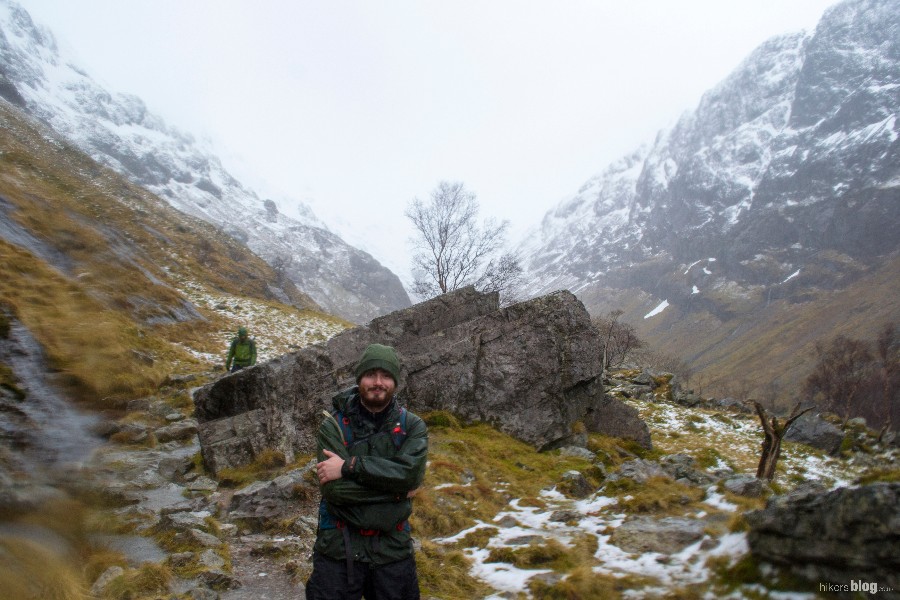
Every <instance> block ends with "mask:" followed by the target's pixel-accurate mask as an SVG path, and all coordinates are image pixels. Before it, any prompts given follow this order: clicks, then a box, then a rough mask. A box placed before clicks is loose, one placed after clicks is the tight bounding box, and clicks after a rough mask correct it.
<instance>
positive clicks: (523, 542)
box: [506, 535, 545, 546]
mask: <svg viewBox="0 0 900 600" xmlns="http://www.w3.org/2000/svg"><path fill="white" fill-rule="evenodd" d="M544 541H545V540H544V538H543V537H541V536H539V535H520V536H519V537H514V538H510V539H508V540H506V545H507V546H529V545H531V544H540V543H542V542H544Z"/></svg>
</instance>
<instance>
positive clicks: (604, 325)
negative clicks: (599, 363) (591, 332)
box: [592, 310, 646, 370]
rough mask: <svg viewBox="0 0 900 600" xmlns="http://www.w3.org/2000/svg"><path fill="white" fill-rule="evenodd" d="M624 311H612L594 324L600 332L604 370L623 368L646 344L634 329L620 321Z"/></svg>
mask: <svg viewBox="0 0 900 600" xmlns="http://www.w3.org/2000/svg"><path fill="white" fill-rule="evenodd" d="M623 314H624V311H622V310H612V311H610V312H609V313H608V314H607V315H606V316H603V317H594V318H593V319H592V322H593V324H594V327H596V328H597V331H599V332H600V337H601V344H602V345H603V369H604V370H606V369H609V368H610V367H617V366H621V365H622V364H624V363H625V361H627V360H628V357H629V356H630V355H631V354H632V353H634V351H636V350H638V349H640V348H643V347H644V346H645V345H646V344H645V343H644V342H643V341H642V340H641V339H640V338H639V337H638V336H637V332H635V330H634V327H632V326H631V325H629V324H628V323H623V322H621V321H619V318H620V317H621V316H622V315H623Z"/></svg>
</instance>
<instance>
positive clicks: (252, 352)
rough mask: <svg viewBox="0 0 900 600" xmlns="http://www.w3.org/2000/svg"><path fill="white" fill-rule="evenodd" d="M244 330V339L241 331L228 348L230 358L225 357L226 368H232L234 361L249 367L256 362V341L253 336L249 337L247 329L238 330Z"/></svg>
mask: <svg viewBox="0 0 900 600" xmlns="http://www.w3.org/2000/svg"><path fill="white" fill-rule="evenodd" d="M238 331H239V332H243V334H244V335H243V339H242V336H241V335H240V333H239V334H238V335H237V336H235V337H234V339H232V340H231V346H229V348H228V358H226V359H225V369H226V370H229V369H231V364H232V362H233V363H234V364H235V365H237V366H239V367H249V366H250V365H255V364H256V342H255V341H253V338H250V337H247V333H246V330H245V329H244V328H241V329H240V330H238Z"/></svg>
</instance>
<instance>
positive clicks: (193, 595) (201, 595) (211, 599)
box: [188, 587, 219, 600]
mask: <svg viewBox="0 0 900 600" xmlns="http://www.w3.org/2000/svg"><path fill="white" fill-rule="evenodd" d="M188 596H189V597H190V599H191V600H219V593H218V592H216V591H215V590H211V589H209V588H202V587H195V588H193V589H191V590H190V591H189V592H188Z"/></svg>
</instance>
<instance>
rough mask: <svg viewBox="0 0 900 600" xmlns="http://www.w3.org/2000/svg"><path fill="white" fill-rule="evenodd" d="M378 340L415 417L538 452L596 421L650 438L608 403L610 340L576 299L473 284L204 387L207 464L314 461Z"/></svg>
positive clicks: (199, 406)
mask: <svg viewBox="0 0 900 600" xmlns="http://www.w3.org/2000/svg"><path fill="white" fill-rule="evenodd" d="M376 342H377V343H382V344H388V345H391V346H394V347H395V348H396V349H397V352H398V354H399V355H400V359H401V363H402V370H401V379H402V381H401V385H400V390H399V393H400V397H401V398H402V401H403V402H405V404H406V406H407V407H408V408H409V409H410V410H412V411H413V412H417V413H420V412H426V411H432V410H446V411H450V412H452V413H453V414H454V415H456V416H457V417H458V418H461V419H462V420H464V421H470V422H471V421H484V422H488V423H491V424H493V425H494V426H496V427H497V428H498V429H500V430H501V431H503V432H505V433H507V434H509V435H512V436H514V437H516V438H518V439H520V440H522V441H525V442H527V443H529V444H531V445H533V446H535V447H536V448H539V449H549V448H555V447H560V446H563V445H567V444H569V443H571V441H572V440H573V438H574V435H573V434H574V432H575V431H577V430H578V427H576V423H577V422H578V421H582V422H585V421H587V420H588V415H591V418H590V423H587V425H588V429H591V425H592V424H594V425H596V424H598V423H610V422H611V421H612V420H615V419H620V418H626V419H630V420H634V421H636V423H632V424H631V425H630V426H629V427H623V429H622V431H627V430H628V429H629V428H631V429H636V430H641V426H643V431H646V425H644V424H643V422H642V421H640V419H639V417H638V416H637V414H636V412H635V413H631V412H630V411H627V410H625V409H623V408H622V406H624V405H622V406H619V404H617V403H613V402H610V400H609V399H606V398H604V393H603V385H602V382H601V368H600V355H601V351H600V339H599V335H598V333H597V331H596V330H595V329H594V327H593V326H592V325H591V323H590V317H589V315H588V313H587V311H586V310H585V308H584V306H583V305H582V304H581V302H580V301H579V300H578V299H577V298H575V296H574V295H572V294H571V293H569V292H566V291H561V292H556V293H553V294H549V295H547V296H543V297H540V298H535V299H533V300H529V301H527V302H522V303H519V304H515V305H512V306H509V307H506V308H502V309H501V308H500V307H499V302H498V297H497V294H482V293H479V292H477V291H476V290H475V289H474V288H471V287H469V288H464V289H462V290H457V291H456V292H452V293H449V294H445V295H443V296H439V297H437V298H434V299H432V300H429V301H427V302H423V303H421V304H418V305H416V306H413V307H410V308H408V309H404V310H401V311H397V312H395V313H391V314H390V315H386V316H384V317H380V318H378V319H375V320H373V321H372V322H370V323H369V324H368V325H367V326H364V327H357V328H354V329H350V330H347V331H344V332H342V333H340V334H339V335H337V336H335V337H333V338H332V339H330V340H329V341H327V342H325V343H322V344H317V345H315V346H311V347H308V348H304V349H302V350H300V351H298V352H294V353H291V354H287V355H284V356H282V357H280V358H276V359H274V360H271V361H269V362H266V363H263V364H260V365H256V366H254V367H251V368H248V369H243V370H241V371H238V372H237V373H233V374H230V375H227V376H225V377H223V378H222V379H220V380H218V381H216V382H214V383H212V384H210V385H207V386H205V387H202V388H200V389H198V390H197V391H196V392H195V394H194V403H195V406H196V418H197V420H198V423H199V425H198V433H199V437H200V443H201V448H202V452H203V456H204V458H205V460H206V463H207V466H208V467H209V468H210V469H211V470H212V471H213V472H216V471H218V470H220V469H222V468H224V467H231V466H238V465H241V464H245V463H247V462H250V461H252V460H253V458H254V457H256V456H257V455H258V454H259V453H260V452H261V451H263V450H265V449H268V448H271V449H276V450H279V451H281V452H282V453H283V454H284V455H285V457H286V458H287V459H288V460H294V457H295V455H297V454H302V453H312V452H313V451H314V446H315V445H314V436H315V431H316V428H317V427H318V424H319V423H320V422H321V419H322V410H323V409H326V408H328V409H330V406H331V400H330V399H331V396H332V395H333V394H334V393H335V392H336V391H337V390H339V389H342V388H344V387H349V386H350V385H352V384H353V383H354V378H353V367H354V365H355V363H356V361H357V360H358V358H359V356H360V354H361V353H362V351H363V350H364V349H365V347H366V346H367V345H368V344H371V343H376ZM626 408H627V407H626ZM606 414H609V415H610V416H609V417H608V418H607V417H605V416H604V415H606ZM640 441H642V442H644V441H646V440H644V439H643V438H642V439H641V440H640Z"/></svg>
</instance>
